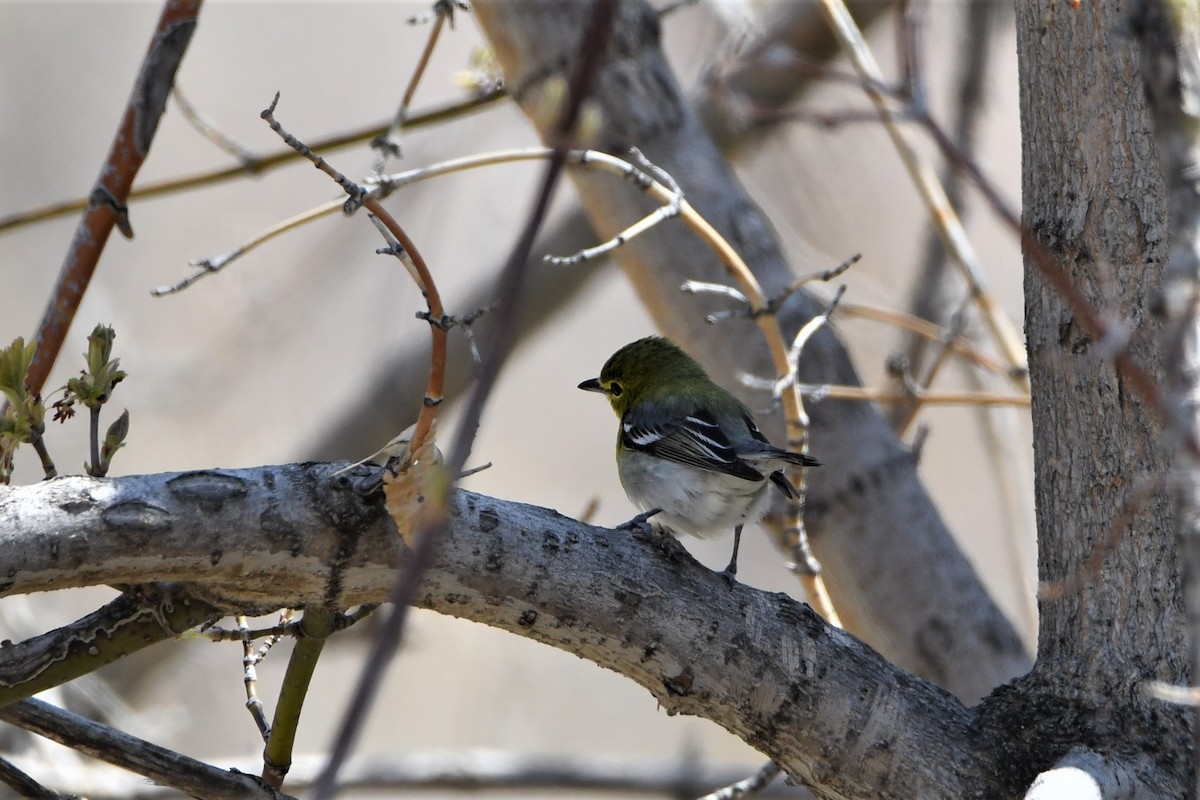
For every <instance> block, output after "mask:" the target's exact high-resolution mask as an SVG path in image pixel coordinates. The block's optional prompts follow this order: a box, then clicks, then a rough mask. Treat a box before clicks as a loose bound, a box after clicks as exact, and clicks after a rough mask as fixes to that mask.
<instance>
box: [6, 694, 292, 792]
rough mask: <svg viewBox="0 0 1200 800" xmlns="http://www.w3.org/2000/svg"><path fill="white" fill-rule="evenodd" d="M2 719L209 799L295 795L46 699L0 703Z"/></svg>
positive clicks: (166, 784) (157, 781)
mask: <svg viewBox="0 0 1200 800" xmlns="http://www.w3.org/2000/svg"><path fill="white" fill-rule="evenodd" d="M0 719H2V720H4V721H5V722H8V723H11V724H13V725H16V726H18V727H21V728H24V729H25V730H28V731H33V732H34V733H38V734H41V735H42V736H45V737H47V738H49V739H53V740H54V741H56V742H59V743H60V744H65V745H67V746H68V747H71V748H73V749H75V750H78V751H79V752H81V753H86V754H88V755H90V756H94V757H96V758H98V759H100V760H102V761H107V762H108V763H110V764H116V765H117V766H119V767H124V768H125V769H128V770H131V771H133V772H136V773H138V774H139V775H144V776H145V777H147V778H150V779H151V780H153V781H154V782H155V783H160V784H162V785H164V786H171V787H173V788H176V789H179V790H180V791H182V792H186V793H187V794H189V795H190V796H192V797H203V798H205V800H254V798H264V799H265V800H290V798H291V795H286V794H282V793H280V792H277V791H275V790H274V789H272V788H270V787H269V786H267V785H266V784H264V783H263V782H262V781H260V780H259V779H258V778H256V777H254V776H253V775H246V774H243V773H241V772H237V771H236V770H223V769H218V768H217V767H210V766H209V765H208V764H205V763H204V762H202V761H196V760H195V759H194V758H188V757H187V756H184V755H180V754H179V753H175V752H172V751H171V750H168V749H166V748H165V747H159V746H158V745H156V744H151V743H150V742H147V741H145V740H143V739H139V738H137V737H136V736H130V735H129V734H127V733H122V732H121V731H118V730H114V729H113V728H109V727H108V726H106V725H101V724H99V723H96V722H92V721H91V720H89V719H85V718H84V717H81V716H78V715H76V714H72V713H71V712H69V711H63V710H62V709H61V708H55V707H54V706H52V705H50V704H49V703H43V702H42V701H41V700H22V701H21V702H19V703H12V704H11V705H8V706H5V707H4V708H0Z"/></svg>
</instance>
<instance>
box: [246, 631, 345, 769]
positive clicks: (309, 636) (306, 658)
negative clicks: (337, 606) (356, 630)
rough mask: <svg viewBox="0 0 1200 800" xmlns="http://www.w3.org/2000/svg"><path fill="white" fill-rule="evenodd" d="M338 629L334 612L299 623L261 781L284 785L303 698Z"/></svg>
mask: <svg viewBox="0 0 1200 800" xmlns="http://www.w3.org/2000/svg"><path fill="white" fill-rule="evenodd" d="M337 628H338V613H337V612H336V611H333V610H332V609H324V608H312V609H307V610H305V612H304V617H303V618H302V619H301V620H300V637H299V638H298V639H297V640H296V647H295V648H294V649H293V650H292V657H291V659H290V660H289V661H288V666H287V672H286V673H284V676H283V687H282V688H281V689H280V690H279V702H278V704H276V706H275V718H274V719H273V720H272V721H271V735H270V736H269V737H268V738H267V745H266V747H265V748H263V771H262V779H263V780H264V781H266V782H267V783H268V784H269V785H271V786H273V787H275V788H279V787H280V786H282V785H283V779H284V777H285V776H286V775H287V773H288V770H289V769H291V766H292V748H293V746H294V745H295V742H296V730H297V729H298V728H299V727H300V711H301V710H302V709H303V707H304V697H305V695H306V694H307V693H308V686H309V683H310V682H311V681H312V676H313V671H314V670H315V669H316V667H317V659H318V658H320V656H321V650H322V648H324V647H325V641H326V639H328V638H329V636H330V635H331V634H332V633H333V632H334V631H335V630H336V629H337Z"/></svg>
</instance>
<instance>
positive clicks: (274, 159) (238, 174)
mask: <svg viewBox="0 0 1200 800" xmlns="http://www.w3.org/2000/svg"><path fill="white" fill-rule="evenodd" d="M507 96H508V94H507V92H506V91H505V90H504V89H503V88H493V89H490V90H489V91H486V92H484V93H482V94H479V95H477V96H474V97H471V98H469V99H467V100H457V101H454V102H450V103H444V104H442V105H439V106H434V107H433V108H431V109H429V110H427V111H422V112H420V113H418V114H413V115H412V116H410V117H409V118H408V122H407V125H406V127H408V128H417V127H425V126H428V125H436V124H439V123H442V122H447V121H450V120H454V119H458V118H459V117H462V116H465V115H466V114H471V113H474V112H475V111H479V110H481V109H484V108H487V107H488V106H490V105H493V104H495V103H496V102H497V101H498V100H501V99H503V98H505V97H507ZM386 131H387V124H386V123H375V124H372V125H368V126H366V127H363V128H357V129H355V130H351V131H348V132H346V133H341V134H336V135H334V136H327V137H324V138H321V139H314V140H313V141H312V142H311V144H310V145H309V146H310V147H311V148H312V149H313V150H316V151H318V152H330V151H333V150H340V149H342V148H343V147H350V146H352V145H356V144H361V143H362V142H367V141H370V140H371V139H373V138H375V137H376V136H379V135H380V134H382V133H384V132H386ZM251 158H252V159H253V169H252V170H251V172H250V173H249V174H253V175H262V174H264V173H266V172H269V171H271V170H274V169H278V168H279V167H283V166H286V165H288V164H291V163H292V162H294V161H296V160H297V159H299V158H300V154H299V153H297V152H296V151H295V150H293V149H291V148H290V147H286V148H283V149H280V150H276V151H274V152H271V153H266V154H263V155H254V154H251ZM246 175H247V170H246V168H245V167H244V166H237V167H227V168H225V169H216V170H207V171H205V172H198V173H196V174H194V175H188V176H184V177H179V178H169V179H167V180H163V181H158V182H157V183H147V184H145V185H141V186H137V187H135V188H134V189H132V190H131V191H130V192H129V199H130V200H144V199H148V198H151V197H159V196H161V195H164V194H171V193H173V192H182V191H187V190H189V189H198V188H200V187H203V186H211V185H214V184H217V183H222V182H224V181H229V180H235V179H238V178H244V177H246ZM87 207H88V200H87V198H77V199H73V200H64V201H62V202H59V203H52V204H50V205H48V206H43V207H41V208H35V209H31V210H29V211H21V212H18V213H16V214H10V215H8V216H5V217H0V233H4V232H6V231H9V230H12V229H15V228H19V227H22V226H25V225H31V224H33V223H37V222H46V221H48V220H52V219H57V218H58V217H63V216H66V215H68V214H74V213H77V212H80V211H83V210H84V209H86V208H87Z"/></svg>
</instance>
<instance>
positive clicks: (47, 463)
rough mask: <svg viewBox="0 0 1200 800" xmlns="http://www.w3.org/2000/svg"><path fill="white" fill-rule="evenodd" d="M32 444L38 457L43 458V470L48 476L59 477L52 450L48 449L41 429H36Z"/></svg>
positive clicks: (48, 477)
mask: <svg viewBox="0 0 1200 800" xmlns="http://www.w3.org/2000/svg"><path fill="white" fill-rule="evenodd" d="M31 444H32V445H33V449H34V450H36V451H37V454H38V458H40V459H41V460H42V471H43V472H44V473H46V478H47V479H50V478H57V477H58V468H57V467H55V466H54V459H52V458H50V451H49V450H47V449H46V440H45V439H44V438H42V432H41V431H34V434H33V439H32V441H31Z"/></svg>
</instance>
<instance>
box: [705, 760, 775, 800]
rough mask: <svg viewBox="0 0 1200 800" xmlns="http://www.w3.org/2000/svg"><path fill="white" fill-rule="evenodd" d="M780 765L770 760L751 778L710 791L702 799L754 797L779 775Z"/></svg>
mask: <svg viewBox="0 0 1200 800" xmlns="http://www.w3.org/2000/svg"><path fill="white" fill-rule="evenodd" d="M779 773H780V768H779V765H778V764H776V763H775V762H774V761H768V762H767V763H766V764H764V765H763V766H762V767H760V768H759V770H758V772H755V773H754V774H753V775H751V776H750V777H749V778H746V779H744V780H740V781H737V782H736V783H731V784H729V785H728V786H726V787H724V788H721V789H718V790H717V791H715V792H710V793H708V794H706V795H704V796H703V797H701V798H700V800H738V799H739V798H742V797H753V796H754V795H756V794H758V793H759V792H760V791H762V790H763V789H765V788H766V787H767V786H768V784H770V783H771V781H773V780H775V778H777V777H778V776H779Z"/></svg>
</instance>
